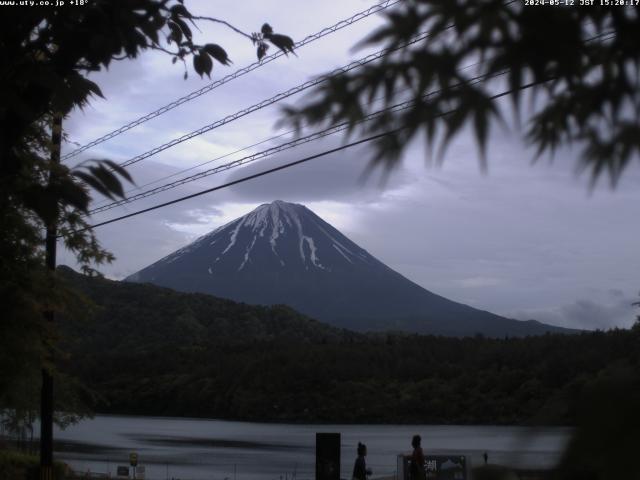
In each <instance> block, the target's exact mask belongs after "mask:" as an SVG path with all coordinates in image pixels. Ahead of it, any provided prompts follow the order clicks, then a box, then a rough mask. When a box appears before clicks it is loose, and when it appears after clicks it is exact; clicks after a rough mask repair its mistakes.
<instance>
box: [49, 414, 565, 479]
mask: <svg viewBox="0 0 640 480" xmlns="http://www.w3.org/2000/svg"><path fill="white" fill-rule="evenodd" d="M316 432H339V433H341V434H342V452H341V456H342V462H341V463H342V467H341V477H342V478H346V479H350V478H351V473H352V468H353V462H354V460H355V457H356V445H357V444H358V442H359V441H360V442H363V443H365V444H366V445H367V447H368V456H367V466H369V467H370V468H372V470H373V477H374V478H375V477H382V476H391V475H394V474H395V471H396V457H397V455H398V454H400V453H408V452H410V451H411V437H412V436H413V435H414V434H420V435H421V436H422V446H423V449H424V451H425V453H426V454H429V453H433V454H439V453H454V452H455V453H459V454H466V455H470V457H471V461H472V464H473V465H480V464H482V463H483V460H482V454H483V453H484V452H487V453H488V455H489V462H490V463H499V464H505V465H512V466H518V467H551V466H553V465H554V463H555V462H556V461H557V459H558V458H559V453H560V452H561V451H562V449H563V448H564V446H565V444H566V441H567V439H568V436H569V434H570V429H567V428H546V427H545V428H536V429H533V428H526V427H495V426H439V425H438V426H433V425H409V426H408V425H304V424H301V425H290V424H265V423H249V422H231V421H222V420H206V419H188V418H159V417H135V416H114V415H98V416H96V417H95V418H93V419H89V420H84V421H82V422H80V423H78V424H77V425H74V426H71V427H69V428H67V429H66V430H64V431H60V430H56V431H55V440H56V452H55V458H56V459H59V460H64V461H66V462H67V463H69V464H70V465H71V466H72V467H73V468H74V470H76V471H80V472H87V471H91V472H92V473H109V474H111V475H112V476H115V475H116V470H117V467H118V466H119V465H128V463H129V453H130V452H136V453H137V454H138V458H139V460H138V462H139V465H144V467H145V478H146V479H149V480H156V479H157V480H160V479H172V478H173V479H178V478H179V479H180V480H191V479H193V480H196V479H197V480H280V479H281V478H282V480H305V479H312V478H314V468H315V434H316Z"/></svg>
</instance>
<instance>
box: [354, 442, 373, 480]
mask: <svg viewBox="0 0 640 480" xmlns="http://www.w3.org/2000/svg"><path fill="white" fill-rule="evenodd" d="M357 452H358V457H357V458H356V463H355V465H354V466H353V479H354V480H367V475H371V469H370V468H367V463H366V461H365V457H366V456H367V446H366V445H365V444H364V443H360V442H358V450H357Z"/></svg>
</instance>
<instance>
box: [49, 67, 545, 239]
mask: <svg viewBox="0 0 640 480" xmlns="http://www.w3.org/2000/svg"><path fill="white" fill-rule="evenodd" d="M545 81H548V80H545ZM540 83H542V82H541V81H537V82H531V83H528V84H526V85H522V86H520V87H517V88H513V89H508V90H504V91H502V92H500V93H498V94H496V95H493V96H491V97H489V99H490V100H496V99H498V98H500V97H503V96H505V95H509V94H510V93H513V92H514V91H516V90H524V89H527V88H530V87H532V86H534V85H538V84H540ZM456 110H457V109H453V110H450V111H448V112H443V113H441V114H439V115H437V116H438V117H442V116H445V115H449V114H451V113H453V112H455V111H456ZM405 128H407V126H403V127H399V128H395V129H393V130H387V131H385V132H382V133H378V134H376V135H371V136H369V137H366V138H363V139H360V140H356V141H354V142H351V143H348V144H345V145H342V146H340V147H336V148H332V149H330V150H325V151H323V152H320V153H316V154H314V155H310V156H308V157H304V158H301V159H299V160H295V161H293V162H289V163H286V164H284V165H280V166H278V167H273V168H270V169H268V170H264V171H262V172H259V173H254V174H253V175H248V176H246V177H242V178H239V179H237V180H233V181H231V182H227V183H224V184H222V185H218V186H217V187H212V188H207V189H205V190H201V191H199V192H196V193H192V194H190V195H185V196H183V197H179V198H176V199H174V200H170V201H168V202H164V203H160V204H157V205H154V206H152V207H148V208H144V209H142V210H138V211H135V212H132V213H128V214H126V215H122V216H120V217H116V218H112V219H110V220H106V221H104V222H99V223H95V224H93V225H89V226H87V227H84V228H80V229H78V230H74V231H72V232H69V233H65V234H61V235H59V238H60V237H64V236H68V235H73V234H77V233H81V232H84V231H86V230H91V229H94V228H97V227H102V226H104V225H109V224H111V223H115V222H119V221H121V220H125V219H127V218H131V217H135V216H137V215H141V214H143V213H147V212H151V211H153V210H158V209H160V208H164V207H168V206H170V205H175V204H176V203H180V202H183V201H185V200H190V199H192V198H196V197H199V196H202V195H205V194H207V193H211V192H215V191H217V190H222V189H223V188H228V187H231V186H233V185H238V184H240V183H244V182H247V181H249V180H253V179H255V178H259V177H263V176H265V175H269V174H271V173H274V172H278V171H280V170H285V169H287V168H290V167H294V166H296V165H300V164H302V163H306V162H309V161H311V160H315V159H316V158H320V157H324V156H326V155H330V154H332V153H336V152H339V151H341V150H346V149H347V148H351V147H355V146H357V145H361V144H364V143H368V142H371V141H373V140H377V139H379V138H383V137H385V136H387V135H392V134H394V133H397V132H399V131H401V130H404V129H405Z"/></svg>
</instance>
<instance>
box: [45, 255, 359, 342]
mask: <svg viewBox="0 0 640 480" xmlns="http://www.w3.org/2000/svg"><path fill="white" fill-rule="evenodd" d="M57 271H58V274H59V275H60V276H61V277H62V279H63V280H64V281H65V283H66V284H68V285H69V286H71V287H73V289H74V290H76V291H78V292H80V293H82V294H84V295H85V296H86V297H87V298H88V299H89V300H90V301H91V302H92V303H93V305H94V307H93V311H92V312H89V313H91V315H89V317H90V318H91V320H90V321H81V322H63V323H64V329H65V332H64V337H65V338H67V339H68V340H69V341H72V342H76V341H78V342H80V343H82V347H80V348H81V350H83V351H85V350H87V349H88V350H91V351H95V352H102V353H106V352H111V353H114V352H130V351H138V352H140V351H153V350H155V349H158V348H164V347H170V348H180V347H185V346H186V347H192V346H194V345H207V346H208V347H211V346H212V345H213V346H215V345H218V344H223V345H227V346H229V345H236V344H237V345H242V344H246V343H251V342H255V341H277V342H285V343H287V342H289V343H290V342H296V343H307V342H337V341H343V340H345V339H349V340H350V339H353V338H357V337H358V335H357V334H354V333H352V332H347V331H345V330H341V329H337V328H334V327H331V326H329V325H325V324H323V323H320V322H318V321H315V320H312V319H309V318H307V317H305V316H304V315H301V314H299V313H298V312H295V311H293V310H291V309H290V308H289V307H286V306H284V305H276V306H269V307H265V306H259V305H245V304H241V303H236V302H233V301H231V300H225V299H221V298H215V297H212V296H211V295H203V294H198V293H182V292H176V291H174V290H170V289H167V288H161V287H157V286H155V285H135V284H131V283H124V282H116V281H112V280H107V279H104V278H91V277H87V276H85V275H81V274H79V273H76V272H74V271H73V270H72V269H70V268H68V267H65V266H61V267H58V270H57Z"/></svg>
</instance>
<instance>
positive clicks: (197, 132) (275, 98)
mask: <svg viewBox="0 0 640 480" xmlns="http://www.w3.org/2000/svg"><path fill="white" fill-rule="evenodd" d="M427 36H429V33H428V32H426V33H422V34H420V35H418V36H417V37H416V38H414V39H412V40H410V41H409V42H407V43H404V44H402V45H400V46H397V47H392V48H387V49H383V50H380V51H378V52H375V53H372V54H370V55H367V56H366V57H363V58H361V59H359V60H355V61H353V62H351V63H349V64H347V65H345V66H343V67H339V68H336V69H335V70H333V71H332V72H330V73H328V74H326V75H323V76H321V77H318V78H315V79H312V80H308V81H306V82H304V83H302V84H300V85H297V86H295V87H293V88H290V89H289V90H286V91H284V92H280V93H278V94H276V95H274V96H272V97H270V98H267V99H265V100H262V101H261V102H259V103H256V104H254V105H251V106H250V107H247V108H244V109H242V110H239V111H237V112H235V113H232V114H231V115H227V116H226V117H224V118H221V119H220V120H216V121H215V122H213V123H210V124H208V125H205V126H204V127H200V128H199V129H197V130H193V131H192V132H189V133H187V134H185V135H182V136H181V137H178V138H174V139H172V140H170V141H168V142H166V143H163V144H162V145H159V146H157V147H155V148H152V149H151V150H148V151H146V152H144V153H141V154H140V155H136V156H135V157H132V158H130V159H129V160H126V161H125V162H122V163H121V164H120V166H121V167H128V166H130V165H133V164H135V163H138V162H140V161H142V160H145V159H147V158H149V157H152V156H153V155H156V154H158V153H160V152H162V151H164V150H167V149H169V148H171V147H174V146H176V145H178V144H180V143H183V142H186V141H187V140H191V139H192V138H195V137H198V136H200V135H202V134H204V133H207V132H210V131H211V130H214V129H216V128H218V127H221V126H223V125H226V124H228V123H231V122H233V121H235V120H237V119H239V118H242V117H245V116H247V115H249V114H251V113H253V112H257V111H258V110H262V109H263V108H265V107H268V106H270V105H273V104H274V103H277V102H279V101H281V100H284V99H285V98H288V97H291V96H292V95H296V94H298V93H300V92H303V91H305V90H308V89H309V88H311V87H315V86H317V85H319V84H321V83H323V82H326V81H327V80H329V79H331V78H333V77H336V76H338V75H341V74H343V73H347V72H350V71H351V70H354V69H356V68H359V67H361V66H363V65H366V64H367V63H371V62H373V61H375V60H378V59H380V58H382V57H384V56H385V55H388V54H389V53H391V52H395V51H397V50H400V49H403V48H406V47H408V46H410V45H413V44H415V43H417V42H419V41H421V40H424V39H425V38H426V37H427Z"/></svg>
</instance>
